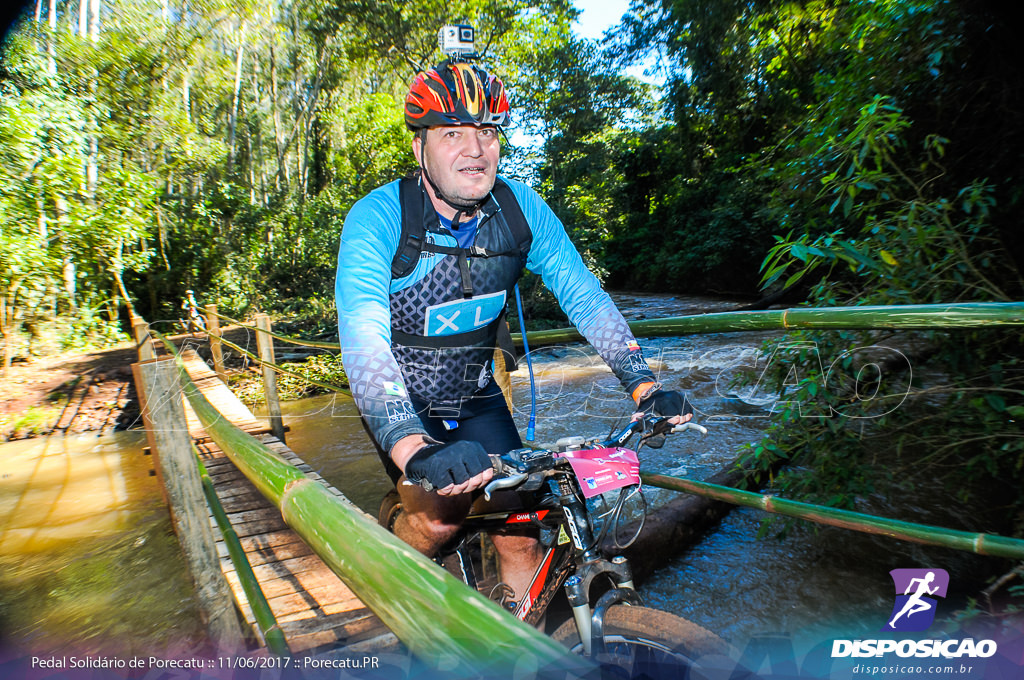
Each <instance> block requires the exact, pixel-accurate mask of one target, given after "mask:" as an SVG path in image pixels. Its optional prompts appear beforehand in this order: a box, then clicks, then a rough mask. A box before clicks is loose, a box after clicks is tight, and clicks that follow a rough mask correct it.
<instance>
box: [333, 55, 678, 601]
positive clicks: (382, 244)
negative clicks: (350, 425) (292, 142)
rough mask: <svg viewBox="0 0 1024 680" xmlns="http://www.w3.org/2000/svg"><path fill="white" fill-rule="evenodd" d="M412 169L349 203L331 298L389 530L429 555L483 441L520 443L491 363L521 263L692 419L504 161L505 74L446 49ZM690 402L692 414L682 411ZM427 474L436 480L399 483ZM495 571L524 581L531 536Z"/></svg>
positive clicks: (537, 554) (416, 84)
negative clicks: (378, 468) (386, 478)
mask: <svg viewBox="0 0 1024 680" xmlns="http://www.w3.org/2000/svg"><path fill="white" fill-rule="evenodd" d="M405 122H406V125H407V127H408V128H409V130H411V131H412V132H413V133H414V137H413V139H412V153H413V155H414V156H415V158H416V160H417V162H418V164H419V170H418V172H417V173H416V175H415V177H413V178H410V179H406V180H401V181H395V182H391V183H390V184H386V185H384V186H382V187H380V188H378V189H376V190H374V191H372V192H371V193H370V194H368V195H367V196H365V197H364V198H362V199H361V200H359V201H358V202H357V203H356V204H355V205H354V206H353V207H352V209H351V210H350V211H349V213H348V216H347V218H346V220H345V226H344V230H343V233H342V237H341V247H340V252H339V255H338V272H337V280H336V287H335V296H336V301H337V306H338V325H339V335H340V338H341V347H342V358H343V362H344V367H345V372H346V373H347V375H348V378H349V380H350V383H351V388H352V395H353V396H354V398H355V400H356V404H357V406H358V408H359V411H360V413H361V414H362V417H363V422H364V424H365V426H366V428H367V430H368V431H369V433H370V434H371V436H372V438H373V440H374V442H375V444H376V446H377V450H378V454H379V456H380V458H381V460H382V462H383V464H384V466H385V468H386V469H387V472H388V474H389V475H390V476H391V479H392V480H393V481H395V482H396V484H398V490H399V493H400V496H401V502H402V506H403V513H402V514H401V515H400V516H399V517H398V519H397V521H396V524H395V526H394V531H395V533H396V534H397V535H398V536H399V537H401V538H402V539H403V540H405V541H406V542H407V543H409V544H410V545H411V546H413V547H414V548H416V549H417V550H419V551H420V552H422V553H424V554H426V555H428V556H432V555H434V554H435V553H436V552H437V551H438V550H439V548H440V547H441V546H443V545H444V544H445V543H446V542H447V541H448V540H449V539H450V538H451V537H453V536H454V535H455V534H456V532H457V530H458V528H459V526H460V525H461V523H462V521H463V520H464V518H465V517H466V514H467V512H468V511H469V508H470V505H471V503H472V502H473V500H474V498H475V497H476V495H477V494H475V493H474V492H477V491H478V490H480V489H481V488H482V487H483V486H484V485H485V484H486V483H487V482H488V481H489V480H490V479H491V476H492V472H491V468H490V464H489V460H488V457H487V454H488V453H503V452H506V451H509V450H511V449H515V448H520V447H522V441H521V440H520V437H519V433H518V431H517V429H516V425H515V422H514V421H513V419H512V415H511V414H510V413H509V410H508V407H507V406H506V403H505V400H504V398H503V396H502V393H501V390H500V388H499V387H498V385H497V384H496V383H495V381H494V379H493V375H492V369H493V362H492V358H493V355H494V349H495V347H496V346H498V345H499V344H500V342H499V336H501V335H502V334H505V333H507V326H506V322H505V313H506V306H507V304H508V302H509V299H510V298H511V297H512V296H513V295H514V293H513V287H514V285H515V284H516V282H517V281H518V280H519V278H520V276H521V275H522V272H523V268H524V266H525V267H526V268H528V269H529V270H530V271H532V272H535V273H537V274H539V275H540V276H541V277H542V278H543V280H544V282H545V284H546V285H547V286H548V288H550V289H551V290H552V291H553V292H554V294H555V296H556V297H557V299H558V301H559V304H560V305H561V306H562V308H563V309H564V310H565V312H566V314H567V315H568V316H569V319H570V320H571V321H572V323H573V324H574V325H575V326H576V327H577V328H578V329H579V330H580V332H581V333H582V334H583V335H584V336H585V337H586V338H587V340H588V341H589V342H590V343H591V344H592V345H593V346H594V348H595V349H596V350H597V352H598V353H599V354H600V356H601V358H602V359H604V361H605V362H606V363H607V364H608V366H609V367H611V369H612V371H614V373H615V375H616V377H617V378H618V379H619V381H620V382H621V383H622V385H623V387H624V388H625V390H626V393H627V394H628V395H630V396H631V397H632V398H633V400H634V402H636V405H637V406H638V409H639V410H642V411H653V412H655V413H657V414H659V415H668V416H678V418H677V419H676V420H677V421H678V422H684V421H686V420H689V419H690V417H691V415H690V414H691V413H692V409H690V407H689V405H688V404H687V403H686V399H685V398H684V396H683V395H682V394H680V393H679V392H674V391H671V390H665V389H662V387H661V385H660V384H659V383H658V382H657V381H656V379H655V376H654V374H653V373H652V372H651V370H650V368H649V367H648V365H647V362H646V361H645V360H644V357H643V353H642V352H641V350H640V347H639V345H638V344H637V342H636V339H635V338H634V337H633V335H632V333H631V332H630V330H629V327H628V326H627V324H626V322H625V320H624V319H623V318H622V315H621V314H620V313H619V311H618V310H617V309H616V308H615V305H614V304H613V303H612V301H611V299H610V298H609V297H608V295H607V294H606V293H605V292H604V291H603V290H602V289H601V286H600V283H599V282H598V280H597V279H596V278H595V277H594V275H593V274H591V272H590V271H588V270H587V268H586V266H585V265H584V264H583V260H582V259H581V257H580V255H579V254H578V253H577V252H576V250H575V248H574V247H573V245H572V243H571V241H570V240H569V237H568V236H567V235H566V233H565V229H564V227H563V226H562V224H561V222H560V221H559V220H558V218H557V217H555V215H554V213H553V212H552V211H551V209H550V208H549V207H548V206H547V205H546V204H545V203H544V201H543V200H542V199H541V198H540V196H538V195H537V193H536V192H535V191H534V190H533V189H531V188H530V187H528V186H527V185H525V184H523V183H521V182H517V181H515V180H512V179H508V178H505V177H499V176H498V175H497V170H498V164H499V160H500V147H501V134H500V131H499V130H500V128H502V127H503V126H505V125H506V124H507V123H508V122H509V104H508V100H507V98H506V94H505V88H504V85H503V84H502V81H501V80H500V79H498V78H497V77H496V76H494V75H491V74H488V73H487V72H486V71H485V70H484V69H483V68H481V67H480V66H478V65H476V64H474V63H472V61H469V60H468V59H462V58H459V57H457V56H451V55H450V56H449V58H448V59H446V60H445V61H442V62H441V63H440V64H438V65H437V66H435V67H433V68H431V69H429V70H427V71H424V72H422V73H420V74H418V75H417V76H416V78H415V79H414V80H413V83H412V86H411V87H410V90H409V93H408V95H407V96H406V99H405ZM684 414H685V415H684ZM403 479H405V480H409V481H411V482H420V481H421V480H428V481H429V482H430V483H431V484H432V485H433V487H434V488H435V489H437V491H436V492H427V491H424V490H423V489H422V488H421V487H420V486H416V485H412V484H402V483H400V482H401V481H402V480H403ZM492 539H493V542H494V546H495V548H496V550H497V552H498V555H499V558H500V568H501V577H502V580H503V581H504V582H505V583H507V584H508V585H509V586H511V588H512V589H513V590H514V591H515V593H516V599H519V598H521V597H522V595H523V591H524V590H525V588H526V585H527V584H528V583H529V579H530V577H531V576H532V575H533V573H534V571H535V569H536V567H537V566H538V564H539V561H540V558H541V550H540V547H539V544H538V542H537V540H536V538H535V536H531V535H514V534H508V533H505V534H497V535H494V536H493V537H492Z"/></svg>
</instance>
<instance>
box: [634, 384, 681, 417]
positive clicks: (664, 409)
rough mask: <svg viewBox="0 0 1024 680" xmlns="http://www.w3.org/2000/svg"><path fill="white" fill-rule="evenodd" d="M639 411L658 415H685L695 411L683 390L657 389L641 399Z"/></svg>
mask: <svg viewBox="0 0 1024 680" xmlns="http://www.w3.org/2000/svg"><path fill="white" fill-rule="evenodd" d="M637 411H640V412H642V413H653V414H654V415H656V416H669V417H671V416H685V415H687V414H690V413H693V406H692V405H691V404H690V400H689V399H687V398H686V395H685V394H683V393H682V392H676V391H675V390H657V391H656V392H653V393H652V394H649V395H648V396H646V397H645V398H643V399H641V400H640V404H639V405H638V406H637Z"/></svg>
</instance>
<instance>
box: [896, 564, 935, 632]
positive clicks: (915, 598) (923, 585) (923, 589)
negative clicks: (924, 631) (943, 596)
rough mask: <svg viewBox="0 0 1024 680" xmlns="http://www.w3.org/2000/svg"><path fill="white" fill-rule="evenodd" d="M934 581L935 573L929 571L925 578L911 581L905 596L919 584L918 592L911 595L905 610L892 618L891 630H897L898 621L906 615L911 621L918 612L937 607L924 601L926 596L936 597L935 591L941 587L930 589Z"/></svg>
mask: <svg viewBox="0 0 1024 680" xmlns="http://www.w3.org/2000/svg"><path fill="white" fill-rule="evenodd" d="M934 580H935V572H934V571H929V572H928V574H927V575H925V577H924V578H914V579H910V584H909V585H907V589H906V590H905V591H904V592H903V594H904V595H910V591H911V590H912V589H913V588H914V584H915V583H916V584H917V591H916V592H915V593H914V594H913V595H910V598H909V599H908V600H907V601H906V602H905V603H904V604H903V608H902V609H900V611H899V613H898V614H896V616H894V617H892V621H890V622H889V627H890V628H895V627H896V621H897V620H898V619H899V618H900V617H901V616H903V615H904V614H906V616H907V618H908V619H909V618H910V617H911V616H913V615H914V614H917V613H918V612H926V611H928V610H929V609H931V608H932V607H934V606H935V605H934V604H933V603H932V602H926V601H925V600H924V599H923V598H924V596H925V595H934V594H935V591H937V590H938V589H939V586H935V587H934V588H929V587H928V586H929V585H931V583H932V581H934Z"/></svg>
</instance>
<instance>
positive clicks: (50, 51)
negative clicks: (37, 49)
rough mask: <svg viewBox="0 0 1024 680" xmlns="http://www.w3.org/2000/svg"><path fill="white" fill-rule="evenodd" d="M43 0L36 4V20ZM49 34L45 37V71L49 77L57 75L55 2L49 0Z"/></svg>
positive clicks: (54, 0)
mask: <svg viewBox="0 0 1024 680" xmlns="http://www.w3.org/2000/svg"><path fill="white" fill-rule="evenodd" d="M42 4H43V0H39V2H38V3H36V18H37V19H38V17H39V10H40V8H41V7H42ZM47 19H48V24H49V26H50V33H49V35H47V36H46V70H47V71H49V73H50V75H56V73H57V0H50V6H49V14H47Z"/></svg>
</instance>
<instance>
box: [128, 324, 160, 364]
mask: <svg viewBox="0 0 1024 680" xmlns="http://www.w3.org/2000/svg"><path fill="white" fill-rule="evenodd" d="M132 333H133V334H134V335H135V349H136V351H138V353H139V361H150V360H152V359H155V358H156V349H155V348H154V347H153V336H151V335H150V334H149V324H148V323H146V320H145V319H143V318H142V317H141V316H133V317H132Z"/></svg>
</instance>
